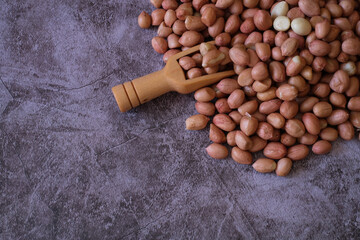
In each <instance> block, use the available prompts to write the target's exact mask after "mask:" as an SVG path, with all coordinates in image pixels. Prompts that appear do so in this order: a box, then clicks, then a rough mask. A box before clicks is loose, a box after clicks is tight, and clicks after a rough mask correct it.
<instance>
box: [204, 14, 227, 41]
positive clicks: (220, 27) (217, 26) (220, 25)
mask: <svg viewBox="0 0 360 240" xmlns="http://www.w3.org/2000/svg"><path fill="white" fill-rule="evenodd" d="M224 28H225V20H224V18H223V17H220V18H218V19H216V21H215V23H214V24H213V25H211V26H210V27H208V31H209V34H210V36H211V37H213V38H215V37H216V36H217V35H219V34H220V33H222V32H223V31H224Z"/></svg>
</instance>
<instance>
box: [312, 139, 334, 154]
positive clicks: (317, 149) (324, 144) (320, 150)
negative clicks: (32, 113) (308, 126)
mask: <svg viewBox="0 0 360 240" xmlns="http://www.w3.org/2000/svg"><path fill="white" fill-rule="evenodd" d="M331 148H332V145H331V143H330V142H328V141H326V140H319V141H317V142H316V143H315V144H314V145H313V146H312V151H313V153H315V154H327V153H329V152H330V151H331Z"/></svg>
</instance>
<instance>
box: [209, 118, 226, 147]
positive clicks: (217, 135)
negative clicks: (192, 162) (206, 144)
mask: <svg viewBox="0 0 360 240" xmlns="http://www.w3.org/2000/svg"><path fill="white" fill-rule="evenodd" d="M209 139H210V140H211V141H213V142H214V143H225V142H226V136H225V133H224V132H223V131H221V129H220V128H218V127H217V126H215V125H214V124H212V123H211V124H210V131H209Z"/></svg>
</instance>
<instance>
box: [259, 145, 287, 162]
mask: <svg viewBox="0 0 360 240" xmlns="http://www.w3.org/2000/svg"><path fill="white" fill-rule="evenodd" d="M263 153H264V155H265V157H268V158H271V159H281V158H283V157H285V156H286V154H287V149H286V147H285V146H284V145H283V144H281V143H279V142H270V143H268V144H267V145H266V147H265V148H264V151H263Z"/></svg>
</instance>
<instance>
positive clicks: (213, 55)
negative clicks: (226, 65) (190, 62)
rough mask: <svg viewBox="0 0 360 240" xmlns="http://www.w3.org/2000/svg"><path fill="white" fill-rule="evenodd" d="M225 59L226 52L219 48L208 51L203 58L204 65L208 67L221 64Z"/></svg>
mask: <svg viewBox="0 0 360 240" xmlns="http://www.w3.org/2000/svg"><path fill="white" fill-rule="evenodd" d="M224 59H225V54H224V53H222V52H221V51H220V50H218V49H214V50H211V51H209V52H208V53H206V55H205V56H204V58H203V63H202V66H203V67H204V68H206V67H214V66H217V65H219V64H220V63H221V62H222V61H223V60H224Z"/></svg>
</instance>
